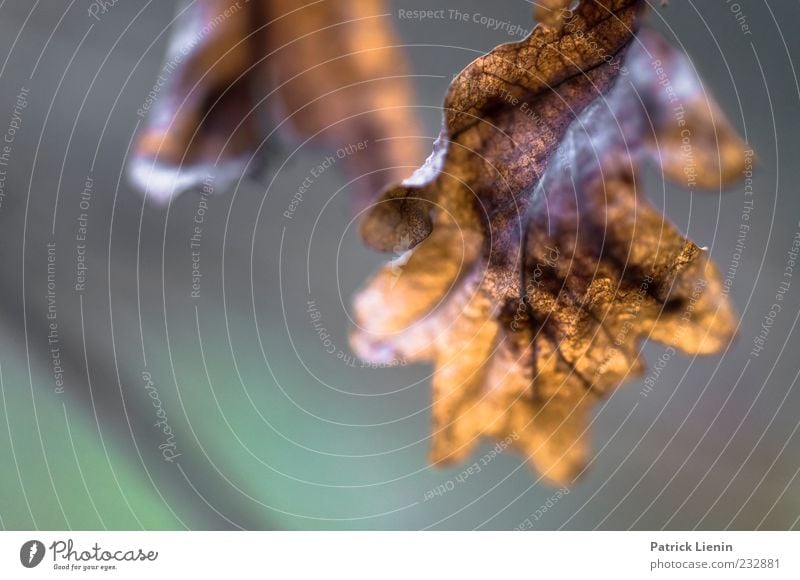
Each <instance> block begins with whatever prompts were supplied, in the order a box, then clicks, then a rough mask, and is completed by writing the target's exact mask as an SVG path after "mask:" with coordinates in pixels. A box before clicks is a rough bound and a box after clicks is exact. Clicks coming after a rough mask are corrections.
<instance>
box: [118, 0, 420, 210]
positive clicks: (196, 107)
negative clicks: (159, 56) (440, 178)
mask: <svg viewBox="0 0 800 580" xmlns="http://www.w3.org/2000/svg"><path fill="white" fill-rule="evenodd" d="M406 74H407V67H406V60H405V57H404V54H403V52H402V49H401V48H400V46H399V42H398V41H397V38H396V37H395V35H394V33H393V31H392V30H391V28H390V27H389V25H388V18H387V8H386V5H385V3H384V2H383V1H382V0H363V1H359V2H340V1H337V0H317V1H312V2H307V1H305V0H304V1H300V0H251V1H249V2H234V1H232V0H195V1H194V2H192V3H190V4H188V5H187V6H186V7H185V8H184V9H183V10H182V11H181V12H180V14H179V17H178V20H177V24H176V30H175V33H174V34H173V37H172V40H171V42H170V45H169V48H168V51H167V56H166V60H165V63H164V66H163V68H162V70H161V75H160V76H159V79H158V81H157V85H156V87H154V88H155V89H157V90H155V91H154V95H151V97H153V96H154V98H149V99H148V101H146V103H148V106H145V107H144V108H143V110H141V113H142V114H144V113H149V115H148V120H147V125H146V127H145V128H144V130H143V131H142V132H141V134H140V135H139V138H138V140H137V142H136V145H135V157H134V160H133V162H132V164H131V175H132V178H133V181H134V183H135V184H136V185H137V186H138V187H140V188H141V189H143V190H145V191H147V192H148V193H149V194H150V195H152V196H153V197H154V198H156V199H162V200H164V199H168V198H169V197H170V196H171V195H173V194H175V193H180V192H181V191H184V190H187V189H191V188H196V187H199V186H200V185H201V184H202V183H203V181H204V180H205V179H207V176H208V175H212V176H214V177H215V183H216V185H217V186H218V187H223V186H224V185H225V184H226V183H228V182H230V181H233V180H235V179H238V178H239V177H240V176H241V175H242V173H243V172H244V171H245V169H249V170H253V169H255V168H256V166H257V165H258V163H256V162H253V159H252V158H253V155H254V153H255V151H256V150H257V148H258V147H259V146H260V145H262V139H263V138H264V137H265V135H266V133H267V131H266V130H265V129H263V128H262V125H263V119H262V117H263V115H259V112H260V111H263V110H268V111H270V112H271V113H272V118H273V119H275V120H276V122H278V123H279V124H280V128H281V129H283V130H284V133H287V132H288V133H290V134H293V135H294V136H296V137H300V138H302V139H307V138H314V139H315V142H316V141H318V142H320V143H322V144H323V146H325V147H326V148H327V149H328V150H330V151H336V150H337V149H339V148H342V147H347V146H348V145H357V144H358V143H364V142H366V148H365V149H364V151H363V152H359V153H358V154H355V155H353V154H348V155H346V156H345V158H344V160H343V163H344V164H345V165H347V168H348V171H349V173H350V174H351V176H353V177H354V178H358V180H357V182H356V184H355V188H356V189H357V190H358V191H359V192H361V193H362V195H364V194H366V193H367V192H370V193H372V194H374V192H376V191H380V190H381V189H382V188H383V187H384V186H385V185H386V184H387V183H391V182H393V181H397V180H398V179H402V178H403V177H405V176H407V175H408V174H409V173H410V171H409V169H408V168H409V167H414V166H416V165H417V164H418V163H419V161H420V159H421V157H420V155H419V145H418V143H419V142H418V141H417V140H415V139H413V138H409V137H414V136H418V135H420V134H421V133H420V132H419V131H417V129H416V127H417V121H416V116H415V115H414V112H413V109H411V108H410V105H411V103H412V97H411V90H410V86H409V83H408V80H407V78H406V76H405V75H406ZM145 109H146V110H145Z"/></svg>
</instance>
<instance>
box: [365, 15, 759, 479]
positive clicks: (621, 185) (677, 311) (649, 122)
mask: <svg viewBox="0 0 800 580" xmlns="http://www.w3.org/2000/svg"><path fill="white" fill-rule="evenodd" d="M556 4H557V3H556ZM644 5H645V3H644V2H642V1H637V0H597V1H590V0H584V1H583V2H581V3H580V4H579V5H578V6H577V7H575V9H574V10H573V11H572V12H570V13H568V14H567V17H565V18H564V19H563V21H562V22H560V24H559V25H558V26H551V25H548V26H537V27H536V28H535V29H534V30H533V31H532V33H531V35H530V36H529V37H528V38H526V39H524V40H523V41H521V42H518V43H513V44H505V45H501V46H498V47H497V48H495V49H494V50H493V51H491V52H490V53H489V54H487V55H485V56H483V57H481V58H479V59H477V60H475V61H474V62H472V63H471V64H470V65H469V66H467V68H466V69H464V71H462V72H461V73H460V74H459V75H458V77H457V78H455V80H454V81H453V83H452V84H451V86H450V88H449V91H448V93H447V96H446V97H445V101H444V124H443V129H442V132H441V135H440V136H439V138H438V140H437V141H436V143H435V145H434V147H433V152H432V154H431V156H430V157H429V158H428V160H427V161H426V163H425V164H424V165H423V166H422V167H420V168H419V169H418V170H417V171H416V172H415V174H414V175H413V176H412V177H410V178H409V179H407V180H405V181H403V182H402V183H400V184H399V185H396V186H393V187H390V188H388V189H387V190H385V191H384V193H383V194H382V195H381V197H380V198H379V199H378V201H377V202H376V203H375V205H374V206H372V207H371V208H370V210H369V212H368V213H367V215H366V217H365V218H364V220H363V221H362V224H361V232H362V236H363V238H364V240H365V241H366V242H367V243H368V244H369V245H370V246H372V247H373V248H375V249H378V250H382V251H392V250H394V251H397V250H398V249H400V250H402V251H405V252H406V253H404V254H403V255H402V257H401V258H399V259H397V260H394V261H393V262H392V263H391V264H388V265H387V266H386V267H384V268H383V269H382V270H380V271H379V272H378V274H377V275H376V276H375V278H374V279H373V280H372V281H370V282H369V283H368V285H367V286H366V287H365V288H364V289H363V290H362V291H361V292H360V293H359V294H358V295H357V296H356V299H355V314H356V328H355V329H354V330H353V333H352V337H351V343H352V345H353V348H354V350H356V352H357V353H358V354H359V355H360V356H361V357H362V358H365V359H369V360H373V361H376V362H381V363H391V362H392V361H396V360H406V361H423V360H430V361H433V363H434V365H435V373H434V375H433V403H432V415H433V433H432V452H431V457H432V461H433V462H434V463H436V464H442V463H447V462H452V461H456V460H460V459H463V458H465V457H466V456H467V455H468V454H469V453H470V451H471V450H472V449H473V448H474V446H475V444H476V443H477V442H478V440H479V438H480V437H481V436H490V437H494V438H498V439H505V438H509V437H510V438H511V439H510V440H513V441H514V442H515V443H514V444H515V445H516V446H517V448H518V449H519V450H520V451H521V452H522V453H523V454H524V455H525V456H526V457H527V458H529V460H530V462H531V463H532V464H533V465H534V466H535V467H536V468H537V469H538V470H539V471H540V472H541V474H542V475H543V476H544V477H546V478H547V479H549V480H551V481H553V482H559V483H561V482H568V481H570V480H571V479H573V478H575V477H577V476H578V475H579V474H580V473H581V472H582V470H583V469H584V468H585V465H586V463H587V459H588V455H589V446H588V443H587V434H588V426H589V419H590V413H591V411H592V409H593V407H594V406H595V405H596V404H597V402H598V401H599V400H601V399H602V398H603V397H606V396H608V395H609V394H610V393H611V392H613V390H614V389H615V388H616V387H617V386H618V385H619V384H620V383H621V382H623V381H625V380H627V379H630V378H632V377H634V376H636V375H639V374H641V373H642V371H643V370H644V369H645V363H644V362H643V360H642V358H641V356H640V343H641V341H642V340H644V339H652V340H656V341H659V342H662V343H664V344H667V345H671V346H672V347H674V348H676V349H680V350H682V351H684V352H686V353H690V354H707V353H713V352H717V351H719V350H720V349H722V348H724V347H725V345H726V344H727V343H728V342H729V341H730V340H731V338H732V336H733V334H734V330H735V327H736V314H735V312H734V310H733V308H732V306H731V303H730V300H729V298H728V296H727V293H726V292H725V291H724V288H723V286H722V283H721V280H720V277H719V275H718V273H717V270H716V268H715V267H714V265H713V264H712V263H711V262H710V261H709V259H708V256H707V253H706V251H705V250H703V249H701V248H699V247H698V246H696V245H695V244H694V243H692V242H691V241H689V240H687V239H685V238H684V237H683V235H682V234H681V233H680V232H679V231H678V230H677V229H676V228H675V227H674V226H673V225H671V224H670V223H669V222H668V221H667V219H666V218H665V217H664V216H663V215H662V213H661V212H660V211H659V210H657V209H656V208H654V207H653V206H652V205H651V204H650V203H649V202H648V201H647V199H646V198H645V197H644V195H643V193H642V192H641V190H640V174H641V172H642V166H643V162H644V161H645V160H646V159H651V160H653V161H654V162H655V163H657V164H658V166H659V167H660V168H661V170H662V172H663V174H664V175H665V176H666V177H668V178H671V179H673V180H676V181H677V182H678V183H680V184H682V185H684V186H689V187H690V188H694V187H705V188H711V189H717V190H719V189H720V188H721V186H722V185H723V184H725V183H728V182H729V181H730V180H732V179H734V178H736V177H737V176H738V175H740V174H741V171H742V169H743V167H744V163H745V146H744V143H743V142H742V141H741V140H740V139H739V138H738V136H737V135H736V132H735V131H734V130H733V129H732V128H731V126H730V125H729V123H728V121H727V120H725V118H724V116H723V114H722V113H721V111H720V109H719V107H718V106H717V105H716V104H714V102H713V100H712V99H711V98H710V97H709V96H708V95H707V94H706V93H705V92H704V90H703V87H702V85H701V84H700V81H699V79H698V78H697V77H696V75H695V72H694V70H693V68H692V66H691V65H690V63H689V62H688V61H687V59H686V57H685V56H684V55H682V54H681V53H679V52H678V51H676V50H675V49H673V48H672V47H671V46H669V44H668V43H667V42H666V41H665V40H663V39H662V38H661V37H660V36H659V35H658V34H657V33H655V32H653V31H650V30H646V29H643V28H641V22H640V21H641V19H642V16H643V10H644Z"/></svg>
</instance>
